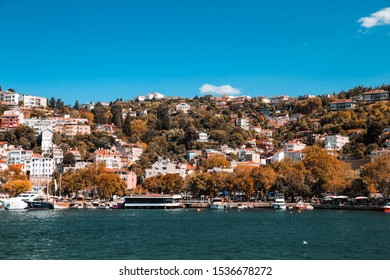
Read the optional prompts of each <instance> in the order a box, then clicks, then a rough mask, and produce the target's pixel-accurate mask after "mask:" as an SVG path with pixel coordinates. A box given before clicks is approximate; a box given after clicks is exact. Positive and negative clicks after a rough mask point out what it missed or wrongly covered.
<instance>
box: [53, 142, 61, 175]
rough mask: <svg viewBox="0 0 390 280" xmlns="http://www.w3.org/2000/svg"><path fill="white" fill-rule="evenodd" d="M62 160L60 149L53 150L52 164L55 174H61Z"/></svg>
mask: <svg viewBox="0 0 390 280" xmlns="http://www.w3.org/2000/svg"><path fill="white" fill-rule="evenodd" d="M63 160H64V152H63V151H62V149H56V148H54V149H53V162H54V166H55V170H56V171H57V172H62V162H63Z"/></svg>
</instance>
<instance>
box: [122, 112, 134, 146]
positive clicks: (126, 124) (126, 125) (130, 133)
mask: <svg viewBox="0 0 390 280" xmlns="http://www.w3.org/2000/svg"><path fill="white" fill-rule="evenodd" d="M123 134H124V135H125V136H127V138H128V140H129V142H131V141H132V138H133V130H132V128H131V117H130V114H129V113H127V115H126V118H125V122H124V124H123Z"/></svg>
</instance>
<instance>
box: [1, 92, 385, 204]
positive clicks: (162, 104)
mask: <svg viewBox="0 0 390 280" xmlns="http://www.w3.org/2000/svg"><path fill="white" fill-rule="evenodd" d="M381 88H383V89H385V90H389V89H390V86H388V85H383V86H382V87H381ZM371 89H372V88H365V87H361V86H359V87H356V88H354V89H351V90H349V91H343V92H340V93H338V94H333V95H331V96H317V97H315V98H303V97H302V98H299V99H298V100H294V101H286V102H281V103H278V104H273V105H270V104H264V103H261V102H259V99H257V98H253V99H252V100H246V101H245V102H243V103H228V102H227V103H226V104H225V105H217V103H216V102H215V101H214V100H213V97H212V96H210V95H206V96H202V97H195V98H193V99H191V98H187V99H185V100H183V99H177V100H175V99H164V100H151V101H147V102H138V101H123V100H121V99H118V100H116V101H115V102H113V103H110V106H103V105H102V104H101V103H100V102H98V103H97V104H96V105H95V108H94V109H93V110H91V111H89V110H87V109H85V108H82V107H80V105H79V104H78V102H77V101H76V102H75V105H74V106H73V108H70V105H64V103H63V101H62V100H61V99H55V98H54V97H53V98H51V99H49V102H48V105H49V107H50V108H51V109H52V110H53V111H54V114H57V115H58V114H63V113H67V114H69V115H71V116H72V117H82V118H86V119H87V120H88V122H89V124H90V125H91V129H92V133H91V134H90V135H77V136H75V137H74V138H73V139H67V138H66V137H65V136H64V135H61V134H59V133H55V134H54V136H53V142H54V143H55V144H56V145H57V146H59V147H61V148H62V149H63V150H64V152H65V155H66V158H65V163H70V164H72V163H73V162H74V161H73V159H71V156H70V155H67V154H66V151H67V150H68V149H69V148H71V149H77V150H78V151H79V152H80V154H81V156H82V158H83V159H84V160H88V159H89V157H90V155H91V154H92V153H93V152H94V151H95V150H96V149H98V148H103V149H110V148H112V146H113V145H114V143H115V140H116V139H122V140H126V141H129V142H133V143H137V144H141V145H143V146H144V153H143V154H142V156H141V159H140V160H139V161H138V162H137V163H136V164H133V165H132V167H131V168H132V169H134V171H135V172H136V173H137V175H138V176H139V181H138V183H139V184H140V183H142V176H143V175H144V171H143V170H144V169H145V168H146V167H150V166H151V164H152V163H154V162H155V161H156V160H158V158H159V157H163V158H170V159H171V160H174V161H180V162H184V161H185V152H186V151H187V150H190V149H198V150H202V151H203V152H204V151H205V150H207V149H214V148H216V147H218V146H219V145H228V146H230V147H232V148H238V147H241V146H242V145H244V144H246V143H247V140H248V139H253V138H256V139H257V140H259V141H260V140H261V139H266V137H265V136H262V135H258V134H256V133H254V132H253V131H251V130H250V131H246V130H243V129H242V128H240V127H238V126H236V125H235V122H234V121H235V119H236V118H237V117H245V118H248V119H249V120H250V125H251V126H261V127H262V128H263V129H264V128H266V129H272V130H273V133H274V136H273V144H274V145H275V148H281V147H282V145H283V143H284V142H285V141H289V140H293V139H296V138H301V137H302V135H301V132H302V131H310V132H311V136H312V135H313V134H324V133H328V134H330V133H337V134H341V135H344V136H349V137H350V143H349V144H347V145H345V146H344V148H343V150H342V156H349V157H357V158H364V157H366V156H367V155H369V153H370V152H371V151H373V150H376V149H380V148H383V147H384V145H385V140H386V139H389V135H388V134H387V135H386V134H384V133H383V129H384V128H385V127H388V126H390V102H386V101H381V102H376V103H372V104H366V103H364V102H360V103H359V106H358V107H357V108H355V109H352V110H341V111H336V112H332V111H329V104H330V103H331V102H332V101H336V100H337V99H338V98H354V97H357V96H358V95H360V94H362V93H363V92H365V91H368V90H371ZM222 100H224V101H227V97H226V96H225V97H222ZM181 102H186V103H188V104H189V105H191V110H190V112H189V113H188V114H183V113H181V112H177V111H176V108H175V107H176V105H177V104H179V103H181ZM3 109H4V110H5V109H8V107H5V106H4V105H3V104H1V105H0V111H1V110H3ZM122 109H131V110H132V111H133V112H138V113H139V112H140V111H143V110H145V111H147V114H146V115H142V114H138V115H137V116H136V117H130V115H129V114H128V115H127V116H126V117H125V118H124V119H123V117H122V116H123V115H122ZM265 110H270V111H273V112H274V113H275V112H276V110H279V111H280V112H283V113H288V114H289V115H290V116H291V115H292V114H294V113H300V114H302V115H301V116H300V118H299V119H298V120H296V121H291V122H289V123H287V124H286V125H284V126H280V127H276V128H275V127H273V126H271V125H270V122H269V121H268V120H267V118H266V117H265V114H266V113H265ZM28 113H29V114H30V115H31V116H32V117H45V116H46V113H45V112H44V111H42V110H37V109H32V110H29V112H28ZM102 124H114V125H115V128H116V131H115V133H114V135H110V134H109V133H106V132H102V131H98V127H99V126H100V125H102ZM200 132H206V133H207V134H208V136H209V142H200V141H197V140H198V137H199V133H200ZM311 136H309V137H307V138H305V139H304V141H305V143H306V144H308V145H309V146H313V147H310V148H308V149H307V151H305V158H304V160H303V161H302V162H300V163H294V162H281V163H277V164H274V165H267V166H264V167H257V168H251V169H249V170H246V169H245V168H244V169H242V168H238V169H236V172H235V173H232V174H230V173H216V174H213V175H212V176H209V175H207V173H195V174H193V175H191V176H190V177H189V179H188V180H187V179H186V180H185V183H183V185H182V186H181V185H180V184H179V185H178V183H177V182H178V181H177V182H176V183H175V184H171V182H172V181H174V180H173V179H172V178H169V177H168V179H164V180H166V181H161V182H159V183H160V185H159V186H155V187H153V180H154V179H153V180H149V181H147V180H146V181H145V182H144V184H145V187H146V186H147V185H148V184H149V185H148V188H147V190H149V191H152V190H154V191H160V192H161V191H162V192H167V191H168V192H171V191H173V190H175V189H179V187H178V186H180V188H182V189H183V188H184V189H187V190H188V191H191V192H193V193H194V194H197V195H200V194H204V195H218V194H219V192H221V191H227V192H230V193H234V192H240V191H243V192H245V194H246V195H247V196H248V197H249V196H252V195H253V193H256V195H257V194H261V195H262V196H266V195H267V193H268V192H269V191H277V192H283V193H285V194H286V196H288V197H293V196H307V197H309V196H312V195H319V194H321V193H323V192H328V193H348V192H349V193H355V192H358V191H362V192H365V191H366V190H367V188H368V187H370V186H371V188H374V187H372V186H374V185H375V188H376V187H377V185H378V184H380V185H383V183H379V182H377V181H370V180H369V179H368V178H370V177H367V175H365V177H362V179H361V178H359V177H356V175H355V174H352V172H351V170H350V168H349V167H348V166H347V165H346V164H343V162H341V161H339V160H338V159H337V158H335V157H332V156H330V155H327V154H326V153H325V152H324V151H323V150H321V149H320V147H321V146H323V142H322V143H321V142H318V143H316V144H315V145H314V141H313V138H312V137H311ZM0 141H7V142H8V143H9V144H12V145H16V146H19V145H21V146H22V147H23V148H24V149H34V151H38V150H39V143H38V139H37V137H36V136H35V133H34V130H33V129H30V128H28V127H25V126H19V127H18V128H16V129H13V130H12V129H9V130H8V131H3V132H0ZM232 158H234V156H230V157H228V158H227V159H228V160H231V159H232ZM227 159H226V158H220V159H215V158H212V157H210V158H206V156H205V154H203V155H202V156H200V158H199V159H197V160H198V161H197V163H198V167H199V168H198V171H205V170H207V169H211V168H213V167H221V168H226V167H229V166H230V163H229V161H228V160H227ZM367 168H368V167H367ZM367 170H368V169H367ZM73 173H74V174H72V176H73V178H70V177H72V176H65V178H64V182H65V184H67V183H66V181H67V180H68V181H69V180H71V181H72V180H73V181H74V182H73V183H74V185H73V186H71V185H70V184H68V189H67V191H68V193H72V192H74V190H78V189H79V188H80V187H83V186H84V187H86V186H91V185H93V186H95V187H96V188H97V186H98V184H97V183H96V178H95V177H94V178H95V179H94V180H95V181H94V182H93V183H90V182H89V183H86V182H85V180H84V179H83V176H84V173H81V171H75V172H73ZM215 178H217V179H218V180H216V179H215ZM160 179H161V180H163V178H160ZM160 179H159V180H160ZM359 179H360V180H359Z"/></svg>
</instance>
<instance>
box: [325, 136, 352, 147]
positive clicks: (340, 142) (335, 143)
mask: <svg viewBox="0 0 390 280" xmlns="http://www.w3.org/2000/svg"><path fill="white" fill-rule="evenodd" d="M347 143H349V138H348V137H346V136H341V135H328V136H325V149H326V150H327V151H340V150H341V149H342V148H343V146H344V145H345V144H347Z"/></svg>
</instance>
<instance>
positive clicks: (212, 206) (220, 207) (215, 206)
mask: <svg viewBox="0 0 390 280" xmlns="http://www.w3.org/2000/svg"><path fill="white" fill-rule="evenodd" d="M210 209H211V210H224V209H225V205H223V204H210Z"/></svg>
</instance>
